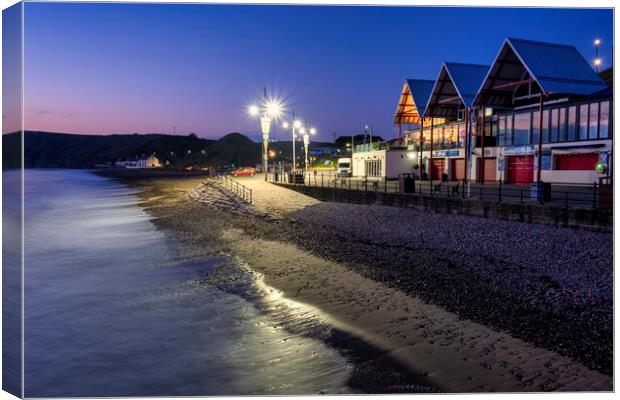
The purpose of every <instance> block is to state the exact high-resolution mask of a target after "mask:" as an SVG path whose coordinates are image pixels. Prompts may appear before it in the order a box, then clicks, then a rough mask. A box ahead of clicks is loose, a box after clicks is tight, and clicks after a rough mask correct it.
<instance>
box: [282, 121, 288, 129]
mask: <svg viewBox="0 0 620 400" xmlns="http://www.w3.org/2000/svg"><path fill="white" fill-rule="evenodd" d="M288 127H289V125H288V122H286V121H285V122H284V123H283V124H282V128H284V129H288Z"/></svg>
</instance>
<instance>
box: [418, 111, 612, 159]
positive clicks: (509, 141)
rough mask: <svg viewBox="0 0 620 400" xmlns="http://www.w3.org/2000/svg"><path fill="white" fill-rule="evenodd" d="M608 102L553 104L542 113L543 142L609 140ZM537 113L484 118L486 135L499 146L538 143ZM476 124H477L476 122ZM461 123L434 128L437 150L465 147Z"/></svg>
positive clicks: (427, 145)
mask: <svg viewBox="0 0 620 400" xmlns="http://www.w3.org/2000/svg"><path fill="white" fill-rule="evenodd" d="M610 109H611V101H610V100H601V101H598V100H597V101H592V102H589V103H583V104H577V105H569V106H566V105H565V106H562V105H556V106H555V107H549V108H548V109H546V110H544V111H543V131H542V134H543V136H542V142H543V143H563V142H574V141H581V140H599V139H609V136H610V118H611V116H610ZM538 116H539V112H538V110H529V111H517V112H514V113H510V114H499V115H494V116H492V117H488V118H485V131H486V133H487V135H491V136H494V137H495V138H496V143H497V145H498V146H524V145H537V144H538V131H539V123H540V122H539V119H538ZM478 122H479V121H478ZM470 127H471V130H472V133H471V134H472V137H475V136H476V131H477V130H478V129H476V128H479V126H478V124H477V123H475V122H474V121H472V124H471V125H470ZM412 137H413V138H414V142H413V145H414V148H415V149H416V150H417V149H418V147H419V146H418V144H419V130H418V131H413V132H412ZM465 140H466V139H465V124H464V123H463V122H456V123H451V124H449V125H443V126H436V127H435V129H434V146H433V148H434V149H436V150H440V149H451V148H459V147H460V148H462V147H464V146H465ZM424 149H425V150H428V149H430V129H429V128H425V129H424Z"/></svg>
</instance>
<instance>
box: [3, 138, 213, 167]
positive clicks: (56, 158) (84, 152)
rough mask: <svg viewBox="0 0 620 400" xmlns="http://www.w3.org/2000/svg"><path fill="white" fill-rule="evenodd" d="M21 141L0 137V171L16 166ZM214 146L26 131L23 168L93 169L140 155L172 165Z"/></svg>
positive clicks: (204, 141)
mask: <svg viewBox="0 0 620 400" xmlns="http://www.w3.org/2000/svg"><path fill="white" fill-rule="evenodd" d="M20 140H21V138H20V135H19V133H12V134H9V135H4V136H3V151H2V156H3V159H4V162H3V164H4V165H3V168H15V167H17V166H19V143H20ZM213 142H214V141H213V140H208V139H201V138H197V137H193V136H171V135H161V134H147V135H138V134H134V135H106V136H102V135H74V134H65V133H50V132H34V131H26V132H25V133H24V146H25V154H24V165H25V166H26V167H27V168H92V167H94V166H95V164H100V163H105V162H107V161H117V160H118V159H125V158H129V157H135V156H140V155H142V154H155V155H157V156H158V157H160V158H161V159H163V160H168V159H171V160H172V161H174V160H175V159H178V158H182V157H183V156H184V155H185V154H187V152H188V151H189V152H191V153H196V152H197V153H200V152H201V151H202V150H206V149H207V148H208V147H209V145H210V144H212V143H213ZM170 152H172V153H170Z"/></svg>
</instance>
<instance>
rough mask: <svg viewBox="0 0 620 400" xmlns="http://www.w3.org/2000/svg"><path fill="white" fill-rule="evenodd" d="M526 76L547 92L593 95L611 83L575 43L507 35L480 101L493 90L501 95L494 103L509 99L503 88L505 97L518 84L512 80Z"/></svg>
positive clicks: (484, 83) (485, 80) (482, 89)
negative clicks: (598, 72) (600, 74)
mask: <svg viewBox="0 0 620 400" xmlns="http://www.w3.org/2000/svg"><path fill="white" fill-rule="evenodd" d="M526 80H531V81H534V82H536V83H537V84H538V86H539V87H540V88H541V89H542V91H543V92H544V93H545V94H567V95H590V94H592V93H595V92H598V91H600V90H602V89H605V88H606V87H607V86H606V85H605V83H604V82H603V80H602V79H601V78H600V77H599V76H598V75H597V74H596V72H594V70H593V69H592V67H591V66H590V65H589V64H588V62H587V61H586V60H585V59H584V58H583V56H582V55H581V53H579V51H578V50H577V49H576V48H575V47H574V46H569V45H563V44H556V43H547V42H537V41H533V40H525V39H516V38H507V39H505V40H504V43H503V44H502V46H501V48H500V50H499V52H498V54H497V56H496V57H495V61H494V62H493V64H492V65H491V68H490V69H489V71H488V73H487V75H486V77H485V78H484V80H483V82H482V84H481V86H480V90H479V91H478V94H477V96H476V102H480V101H481V100H482V97H483V96H482V95H483V94H484V95H485V96H484V97H487V95H489V94H491V95H494V96H499V98H498V99H495V100H494V99H493V98H491V103H497V104H500V103H501V102H503V103H505V102H506V99H501V97H502V93H501V92H505V93H504V97H505V96H506V95H508V93H510V94H511V93H512V91H513V90H514V88H515V87H514V86H510V84H511V82H512V83H514V82H517V83H518V82H520V81H526ZM498 86H499V88H498ZM495 92H497V93H495ZM485 103H487V104H488V102H486V99H485Z"/></svg>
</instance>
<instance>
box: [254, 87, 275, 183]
mask: <svg viewBox="0 0 620 400" xmlns="http://www.w3.org/2000/svg"><path fill="white" fill-rule="evenodd" d="M281 109H282V106H281V105H280V104H279V103H278V102H277V101H274V100H267V96H265V99H264V101H263V104H261V106H260V107H259V106H257V105H251V106H250V107H249V108H248V112H249V114H250V115H251V116H257V115H259V114H260V113H261V112H262V113H263V116H262V117H261V118H260V127H261V131H262V132H263V171H264V172H265V180H267V168H268V167H267V151H268V146H269V129H270V127H271V120H272V119H273V118H277V117H278V116H279V115H280V112H281V111H282V110H281Z"/></svg>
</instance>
